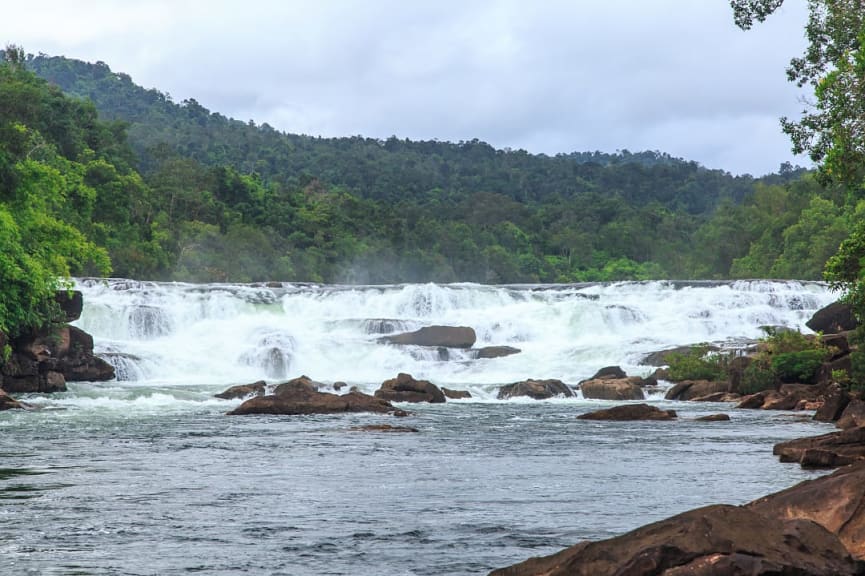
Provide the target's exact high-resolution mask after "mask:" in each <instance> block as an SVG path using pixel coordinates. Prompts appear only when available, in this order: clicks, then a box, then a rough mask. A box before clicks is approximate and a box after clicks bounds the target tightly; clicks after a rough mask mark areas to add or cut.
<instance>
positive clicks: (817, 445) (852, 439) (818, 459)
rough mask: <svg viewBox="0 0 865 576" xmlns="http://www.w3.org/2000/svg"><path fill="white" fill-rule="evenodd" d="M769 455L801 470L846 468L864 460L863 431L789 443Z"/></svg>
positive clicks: (864, 440)
mask: <svg viewBox="0 0 865 576" xmlns="http://www.w3.org/2000/svg"><path fill="white" fill-rule="evenodd" d="M772 453H773V454H775V455H776V456H778V457H779V458H780V460H781V462H798V463H799V464H800V465H801V466H802V467H803V468H835V467H838V466H846V465H847V464H852V463H854V462H858V461H860V460H865V427H856V428H849V429H847V430H841V431H840V432H830V433H829V434H823V435H820V436H811V437H808V438H797V439H796V440H788V441H786V442H781V443H779V444H775V447H774V448H773V449H772ZM863 536H865V535H863Z"/></svg>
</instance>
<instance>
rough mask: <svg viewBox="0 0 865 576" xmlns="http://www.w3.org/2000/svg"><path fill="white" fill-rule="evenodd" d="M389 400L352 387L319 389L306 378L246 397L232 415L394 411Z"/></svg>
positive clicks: (230, 413)
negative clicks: (343, 391) (336, 390)
mask: <svg viewBox="0 0 865 576" xmlns="http://www.w3.org/2000/svg"><path fill="white" fill-rule="evenodd" d="M393 411H394V407H393V406H392V405H391V403H390V402H388V401H386V400H382V399H381V398H375V397H373V396H370V395H369V394H364V393H363V392H358V391H356V390H352V391H351V392H349V393H348V394H342V395H339V394H330V393H328V392H319V391H317V390H315V389H314V388H313V387H312V386H309V385H308V384H305V383H303V382H291V383H285V384H280V385H279V386H278V387H277V388H276V390H275V391H274V393H273V394H271V395H267V396H258V397H256V398H251V399H249V400H247V401H245V402H244V403H243V404H241V405H240V406H238V407H237V408H235V409H234V410H232V411H231V412H229V413H228V414H229V415H247V414H286V415H298V414H339V413H344V412H376V413H387V412H393Z"/></svg>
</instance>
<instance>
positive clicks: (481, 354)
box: [475, 346, 522, 359]
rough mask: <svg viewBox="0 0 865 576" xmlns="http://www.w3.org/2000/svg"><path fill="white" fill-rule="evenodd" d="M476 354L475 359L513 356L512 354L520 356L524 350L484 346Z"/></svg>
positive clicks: (510, 347) (511, 347)
mask: <svg viewBox="0 0 865 576" xmlns="http://www.w3.org/2000/svg"><path fill="white" fill-rule="evenodd" d="M476 352H477V354H476V356H475V358H478V359H482V358H501V357H503V356H511V355H512V354H519V353H520V352H522V350H520V349H519V348H514V347H513V346H484V347H483V348H478V349H477V350H476Z"/></svg>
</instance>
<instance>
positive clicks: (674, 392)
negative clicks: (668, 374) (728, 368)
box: [664, 380, 730, 400]
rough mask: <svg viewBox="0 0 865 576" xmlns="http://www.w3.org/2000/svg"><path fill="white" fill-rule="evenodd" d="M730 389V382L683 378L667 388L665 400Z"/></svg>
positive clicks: (702, 396) (684, 398)
mask: <svg viewBox="0 0 865 576" xmlns="http://www.w3.org/2000/svg"><path fill="white" fill-rule="evenodd" d="M729 391H730V383H729V382H724V381H717V382H713V381H709V380H683V381H681V382H679V383H678V384H676V385H675V386H673V387H672V388H670V389H669V390H667V393H666V394H665V395H664V399H665V400H694V399H696V398H704V397H706V396H709V395H712V394H717V393H719V392H720V393H724V392H729Z"/></svg>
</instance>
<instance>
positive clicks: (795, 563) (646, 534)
mask: <svg viewBox="0 0 865 576" xmlns="http://www.w3.org/2000/svg"><path fill="white" fill-rule="evenodd" d="M720 574H725V575H731V576H732V575H749V576H769V575H782V574H786V575H811V576H818V575H819V576H823V575H825V576H830V575H832V576H845V575H850V576H852V575H857V574H863V568H862V565H861V564H860V563H858V562H856V561H855V560H853V559H852V558H851V557H850V555H849V553H848V551H847V549H846V548H845V547H844V544H843V543H842V542H841V540H840V539H839V538H838V537H837V536H836V535H834V534H832V533H831V532H830V531H829V530H827V529H826V528H824V527H823V526H821V525H819V524H817V523H815V522H812V521H809V520H786V519H781V518H776V517H767V516H764V515H762V514H760V513H758V512H756V511H754V510H750V509H747V508H743V507H738V506H727V505H716V506H707V507H705V508H698V509H696V510H691V511H689V512H685V513H683V514H679V515H677V516H673V517H672V518H668V519H666V520H661V521H660V522H655V523H654V524H649V525H647V526H643V527H642V528H638V529H636V530H634V531H632V532H629V533H627V534H624V535H622V536H618V537H616V538H611V539H609V540H601V541H598V542H581V543H579V544H576V545H575V546H572V547H570V548H567V549H565V550H563V551H561V552H559V553H557V554H553V555H552V556H547V557H544V558H532V559H530V560H527V561H525V562H523V563H521V564H516V565H514V566H511V567H508V568H503V569H501V570H494V571H493V572H491V573H490V576H661V575H662V576H686V575H687V576H709V575H720Z"/></svg>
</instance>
